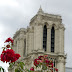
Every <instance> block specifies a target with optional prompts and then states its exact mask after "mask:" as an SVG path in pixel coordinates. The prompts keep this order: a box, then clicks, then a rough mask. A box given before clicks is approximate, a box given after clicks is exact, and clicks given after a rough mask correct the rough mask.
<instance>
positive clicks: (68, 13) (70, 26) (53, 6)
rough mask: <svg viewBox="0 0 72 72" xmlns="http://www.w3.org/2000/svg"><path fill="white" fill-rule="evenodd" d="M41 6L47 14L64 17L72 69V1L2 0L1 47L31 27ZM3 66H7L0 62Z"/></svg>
mask: <svg viewBox="0 0 72 72" xmlns="http://www.w3.org/2000/svg"><path fill="white" fill-rule="evenodd" d="M40 5H41V7H42V9H43V11H44V12H45V13H50V14H59V15H61V16H62V19H63V24H64V25H65V28H66V30H65V53H67V60H66V62H67V63H66V66H67V67H72V61H71V60H72V56H71V55H72V44H71V43H72V38H71V37H72V8H71V7H72V0H0V47H2V46H3V45H4V41H5V39H6V38H8V37H13V34H14V33H15V32H16V31H17V30H18V29H19V28H21V27H22V28H24V27H25V28H26V27H27V26H28V25H29V22H30V19H31V18H32V17H33V16H34V15H35V14H36V13H37V11H38V9H39V7H40ZM0 53H1V50H0ZM1 65H2V66H5V65H6V64H5V65H3V63H2V62H0V66H1ZM6 67H7V66H6ZM6 67H5V68H6Z"/></svg>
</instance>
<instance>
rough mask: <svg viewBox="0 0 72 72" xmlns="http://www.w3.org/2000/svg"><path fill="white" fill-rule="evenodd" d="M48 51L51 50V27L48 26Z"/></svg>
mask: <svg viewBox="0 0 72 72" xmlns="http://www.w3.org/2000/svg"><path fill="white" fill-rule="evenodd" d="M47 52H48V53H50V52H51V28H47Z"/></svg>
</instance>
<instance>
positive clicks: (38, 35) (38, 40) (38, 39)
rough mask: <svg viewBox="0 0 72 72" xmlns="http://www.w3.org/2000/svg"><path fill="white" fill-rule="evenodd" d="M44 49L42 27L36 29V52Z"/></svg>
mask: <svg viewBox="0 0 72 72" xmlns="http://www.w3.org/2000/svg"><path fill="white" fill-rule="evenodd" d="M42 49H43V28H42V26H41V25H39V26H35V27H34V50H38V51H39V50H42Z"/></svg>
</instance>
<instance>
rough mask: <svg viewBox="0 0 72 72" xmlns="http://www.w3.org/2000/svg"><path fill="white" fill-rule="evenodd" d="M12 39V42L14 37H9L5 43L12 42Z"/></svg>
mask: <svg viewBox="0 0 72 72" xmlns="http://www.w3.org/2000/svg"><path fill="white" fill-rule="evenodd" d="M10 41H11V43H13V39H12V38H11V37H9V38H7V39H6V41H5V42H4V43H6V42H10Z"/></svg>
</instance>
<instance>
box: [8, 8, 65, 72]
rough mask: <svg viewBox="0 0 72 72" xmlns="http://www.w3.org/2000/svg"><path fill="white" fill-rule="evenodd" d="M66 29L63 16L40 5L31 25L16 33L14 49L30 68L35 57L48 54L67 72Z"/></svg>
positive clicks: (56, 64)
mask: <svg viewBox="0 0 72 72" xmlns="http://www.w3.org/2000/svg"><path fill="white" fill-rule="evenodd" d="M64 31H65V27H64V25H63V23H62V18H61V16H60V15H54V14H48V13H44V11H43V10H42V8H41V7H40V9H39V10H38V12H37V14H36V15H35V16H34V17H33V18H32V19H31V20H30V23H29V26H28V27H27V28H20V29H19V30H18V31H17V32H16V33H15V34H14V36H13V39H14V46H13V49H14V50H15V52H16V53H19V54H20V55H21V58H20V59H19V60H21V61H23V62H24V63H25V64H26V65H27V66H26V67H27V68H29V69H30V67H32V66H33V60H34V59H35V58H37V57H38V56H40V55H44V54H46V55H48V58H49V59H50V60H52V61H53V63H54V67H56V68H58V72H65V64H66V55H65V53H64ZM14 68H15V67H13V68H12V69H9V72H14ZM53 72H55V71H53Z"/></svg>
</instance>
